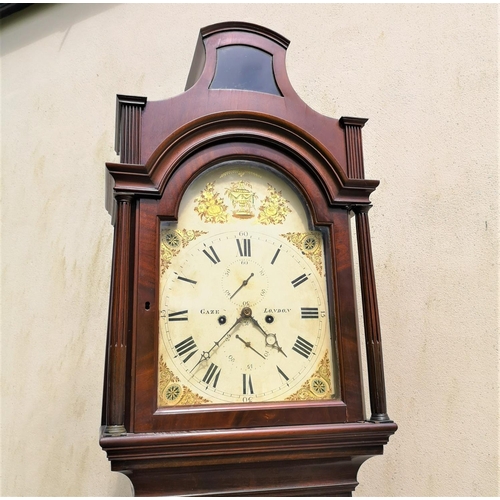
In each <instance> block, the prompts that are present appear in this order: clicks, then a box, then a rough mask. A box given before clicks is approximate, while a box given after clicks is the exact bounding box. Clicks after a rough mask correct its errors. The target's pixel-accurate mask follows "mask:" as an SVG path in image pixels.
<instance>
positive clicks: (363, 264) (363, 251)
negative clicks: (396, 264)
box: [353, 205, 391, 422]
mask: <svg viewBox="0 0 500 500" xmlns="http://www.w3.org/2000/svg"><path fill="white" fill-rule="evenodd" d="M353 208H354V212H355V214H356V234H357V240H358V254H359V271H360V278H361V296H362V300H363V319H364V326H365V339H366V358H367V366H368V384H369V388H370V408H371V412H372V415H371V417H370V420H371V421H374V422H391V420H390V419H389V415H388V414H387V401H386V395H385V380H384V362H383V359H382V338H381V335H380V320H379V314H378V304H377V290H376V286H375V272H374V268H373V257H372V247H371V241H370V224H369V221H368V210H370V208H371V205H368V206H356V207H353Z"/></svg>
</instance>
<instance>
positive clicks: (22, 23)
mask: <svg viewBox="0 0 500 500" xmlns="http://www.w3.org/2000/svg"><path fill="white" fill-rule="evenodd" d="M116 6H117V4H95V3H94V4H76V3H73V4H35V5H32V6H31V7H28V8H26V9H24V10H22V11H20V12H17V13H15V14H12V15H10V16H8V17H7V18H5V19H2V20H1V21H0V29H1V31H2V36H1V39H2V43H1V46H0V54H1V55H2V56H5V55H7V54H9V53H11V52H14V51H16V50H18V49H20V48H22V47H25V46H26V45H30V44H32V43H34V42H36V41H37V40H41V39H42V38H45V37H46V36H48V35H50V34H52V33H55V32H68V31H69V30H70V29H71V27H72V26H73V25H74V24H77V23H79V22H80V21H84V20H85V19H88V18H89V17H93V16H95V15H97V14H100V13H101V12H104V11H106V10H109V9H112V8H114V7H116Z"/></svg>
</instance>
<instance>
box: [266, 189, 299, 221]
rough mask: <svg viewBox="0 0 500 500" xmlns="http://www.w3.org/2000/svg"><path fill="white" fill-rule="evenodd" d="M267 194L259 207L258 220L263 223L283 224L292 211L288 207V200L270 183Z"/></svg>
mask: <svg viewBox="0 0 500 500" xmlns="http://www.w3.org/2000/svg"><path fill="white" fill-rule="evenodd" d="M267 192H268V194H267V196H266V198H265V200H264V201H263V202H262V204H261V206H260V208H259V217H258V220H259V222H260V223H261V224H264V225H268V224H283V222H285V219H286V217H287V215H288V214H289V213H290V212H291V211H292V210H291V209H290V208H289V207H288V200H285V198H283V196H282V195H281V191H277V190H276V189H274V188H273V187H272V186H271V185H270V184H268V185H267Z"/></svg>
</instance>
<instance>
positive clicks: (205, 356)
mask: <svg viewBox="0 0 500 500" xmlns="http://www.w3.org/2000/svg"><path fill="white" fill-rule="evenodd" d="M242 319H243V315H242V316H240V317H239V318H238V319H237V320H236V321H235V322H234V323H233V326H232V327H231V328H230V329H229V330H228V331H227V332H226V333H225V334H224V335H223V336H222V337H221V338H220V339H219V340H217V341H216V342H215V341H214V345H213V346H212V347H211V348H210V349H209V350H208V351H203V352H202V353H201V356H200V359H199V361H198V363H196V364H195V365H194V366H193V368H191V371H190V373H192V372H193V370H194V369H195V368H196V367H197V366H198V365H199V364H200V363H201V362H202V361H206V360H207V359H209V358H210V353H211V352H212V351H213V350H214V349H215V348H216V347H219V345H220V343H221V342H222V341H223V340H224V338H225V337H227V336H228V335H229V333H231V330H232V329H233V328H234V327H235V326H236V325H237V324H238V323H240V322H241V320H242Z"/></svg>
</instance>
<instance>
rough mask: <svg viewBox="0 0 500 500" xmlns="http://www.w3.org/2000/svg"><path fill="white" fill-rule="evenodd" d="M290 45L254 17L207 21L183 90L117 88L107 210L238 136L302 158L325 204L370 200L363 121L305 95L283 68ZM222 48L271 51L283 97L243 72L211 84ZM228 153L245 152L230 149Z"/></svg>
mask: <svg viewBox="0 0 500 500" xmlns="http://www.w3.org/2000/svg"><path fill="white" fill-rule="evenodd" d="M288 44H289V42H288V40H286V39H285V38H284V37H282V36H281V35H279V34H277V33H275V32H273V31H271V30H268V29H266V28H263V27H260V26H257V25H254V24H250V23H236V22H229V23H221V24H215V25H212V26H208V27H206V28H203V29H202V30H201V31H200V36H199V40H198V44H197V47H196V50H195V54H194V58H193V63H192V67H191V71H190V74H189V77H188V81H187V85H186V88H187V90H186V91H185V92H184V93H183V94H180V95H178V96H176V97H173V98H170V99H165V100H161V101H152V102H147V99H146V98H144V97H135V96H123V95H118V96H117V127H116V134H117V135H116V142H115V147H116V151H117V153H118V154H119V155H120V163H107V164H106V166H107V169H108V171H109V174H110V178H109V179H108V180H109V181H111V182H109V183H108V184H109V192H108V197H107V198H108V203H107V208H108V210H109V211H110V212H112V211H113V207H112V205H113V201H112V200H113V197H114V194H118V193H123V194H125V193H126V194H137V195H140V196H151V197H160V196H161V195H162V193H163V190H164V188H165V185H166V184H167V182H168V181H169V179H170V177H171V176H172V174H173V173H174V172H175V170H176V169H177V168H178V166H179V165H180V164H182V163H183V162H184V161H186V160H188V159H189V158H191V157H192V156H193V155H195V154H196V153H198V152H200V151H202V150H207V149H210V148H213V149H214V151H215V148H217V147H221V146H223V145H227V144H234V141H240V142H241V144H247V145H249V146H251V145H252V144H253V145H255V146H259V147H260V146H268V147H269V148H270V149H272V150H274V151H277V152H280V153H281V154H282V155H283V158H285V157H287V158H289V161H292V162H297V163H299V164H301V165H302V167H303V168H305V169H307V170H309V171H310V173H313V174H314V176H315V178H316V181H317V184H318V186H320V190H321V191H322V197H324V199H325V200H326V202H327V204H329V205H330V206H333V205H337V206H339V205H340V206H346V205H358V204H369V196H370V194H371V193H372V192H373V191H374V190H375V188H376V187H377V186H378V184H379V182H378V181H375V180H366V179H364V172H363V165H362V164H363V158H362V144H361V128H362V127H363V125H364V124H365V122H366V119H361V118H347V117H342V118H341V119H340V120H337V119H334V118H330V117H327V116H324V115H322V114H320V113H318V112H316V111H314V110H313V109H312V108H310V107H309V106H308V105H307V104H306V103H305V102H304V101H302V99H301V98H300V97H299V96H298V94H297V93H296V92H295V90H294V89H293V87H292V86H291V84H290V81H289V78H288V75H287V72H286V65H285V56H286V49H287V47H288ZM224 47H226V48H227V47H236V50H239V48H240V47H243V48H250V47H251V48H255V49H256V50H258V51H261V52H262V53H263V54H267V55H268V56H269V57H270V58H271V62H272V77H273V78H274V81H275V84H276V86H277V88H278V89H279V92H280V94H281V95H275V94H271V93H266V92H258V94H257V95H258V98H256V92H255V91H254V90H252V85H253V83H252V82H250V83H248V81H247V80H245V77H246V76H248V72H247V75H246V76H245V75H244V74H243V76H242V77H241V82H239V81H236V85H234V83H235V82H234V81H233V82H230V83H229V84H228V85H229V86H231V85H233V86H238V87H239V88H223V89H214V88H210V86H211V82H212V81H213V80H214V75H215V73H216V70H217V64H218V63H217V51H218V49H221V48H224ZM253 64H254V66H253V67H252V71H251V72H250V74H251V75H257V76H251V77H252V78H261V79H262V80H265V79H269V78H270V77H269V73H268V72H267V71H260V69H261V63H260V61H253ZM255 65H257V66H255ZM264 65H265V61H264V60H263V62H262V66H264ZM234 78H237V77H234ZM234 78H233V80H234ZM273 84H274V82H273ZM246 85H248V89H246V88H245V86H246ZM242 87H243V88H242ZM193 103H196V105H193ZM313 135H314V137H313ZM248 149H249V151H247V153H246V154H247V155H250V156H251V152H250V150H251V147H249V148H248ZM226 153H227V155H228V159H231V158H232V157H234V156H236V155H239V157H240V158H241V157H242V156H245V153H242V152H238V151H236V150H233V151H232V152H230V151H227V152H226ZM283 158H282V159H283ZM220 159H221V158H220V156H219V160H220ZM269 161H270V164H272V160H269ZM286 164H287V162H285V165H286ZM285 168H286V167H285Z"/></svg>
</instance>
